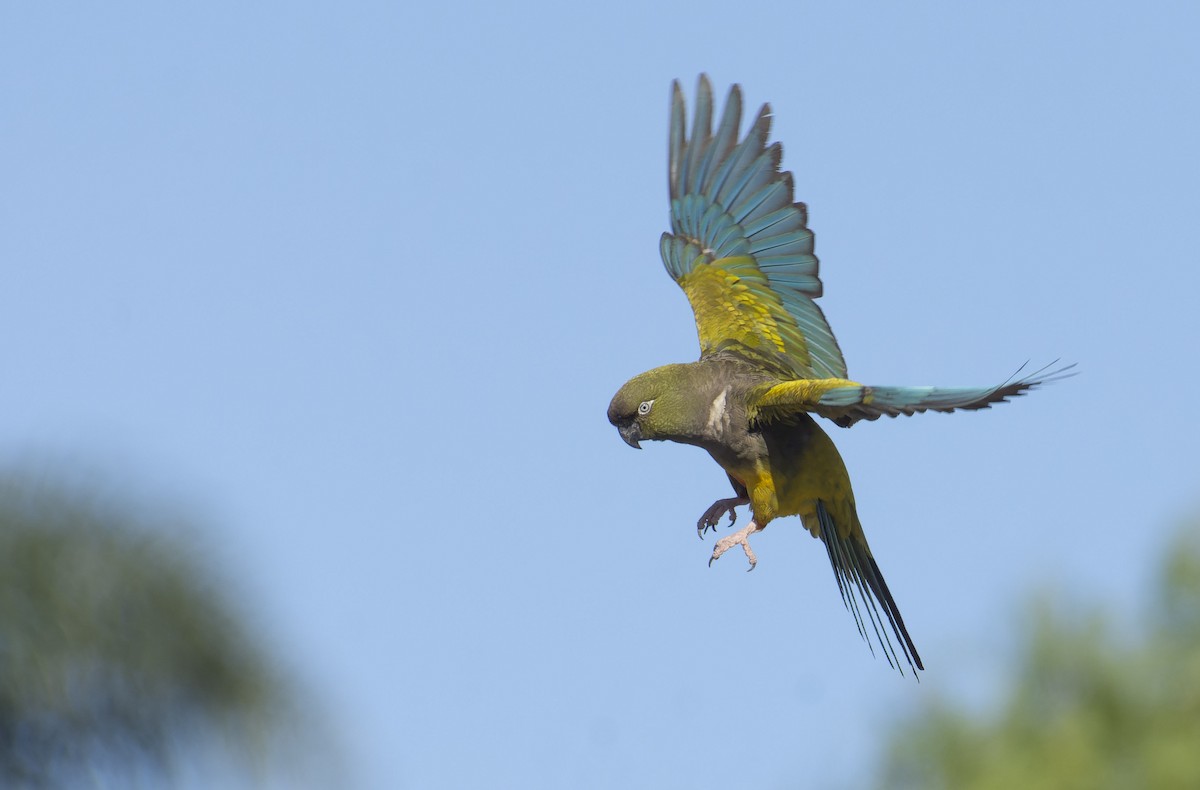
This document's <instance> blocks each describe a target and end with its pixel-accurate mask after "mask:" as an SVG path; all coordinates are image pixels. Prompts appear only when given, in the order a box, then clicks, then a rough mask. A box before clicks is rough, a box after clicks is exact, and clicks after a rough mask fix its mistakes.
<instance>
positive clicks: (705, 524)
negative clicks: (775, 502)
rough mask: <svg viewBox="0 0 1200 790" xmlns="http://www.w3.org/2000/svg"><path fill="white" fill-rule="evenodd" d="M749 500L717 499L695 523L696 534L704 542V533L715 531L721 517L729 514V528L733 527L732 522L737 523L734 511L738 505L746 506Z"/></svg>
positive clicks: (737, 498)
mask: <svg viewBox="0 0 1200 790" xmlns="http://www.w3.org/2000/svg"><path fill="white" fill-rule="evenodd" d="M748 504H750V500H749V499H746V498H745V497H730V498H729V499H718V500H717V501H716V502H713V503H712V506H711V507H709V509H708V510H706V511H704V515H703V516H701V517H700V520H699V521H698V522H696V534H697V535H699V536H700V539H701V540H704V533H705V532H708V531H709V530H710V529H711V530H715V529H716V528H717V525H718V524H719V523H721V516H723V515H725V514H726V513H728V514H729V526H731V527H732V526H733V522H735V521H737V511H736V510H734V508H735V507H737V506H738V505H748Z"/></svg>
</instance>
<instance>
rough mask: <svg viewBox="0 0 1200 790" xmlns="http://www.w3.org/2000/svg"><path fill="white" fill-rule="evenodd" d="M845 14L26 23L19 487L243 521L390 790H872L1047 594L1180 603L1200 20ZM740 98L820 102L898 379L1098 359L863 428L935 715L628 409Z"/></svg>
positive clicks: (785, 540)
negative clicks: (625, 389)
mask: <svg viewBox="0 0 1200 790" xmlns="http://www.w3.org/2000/svg"><path fill="white" fill-rule="evenodd" d="M435 5H436V6H437V7H434V6H435ZM829 5H830V4H818V3H794V4H780V3H768V4H759V3H753V2H750V3H744V4H742V5H740V6H739V7H738V9H737V10H736V11H731V10H730V6H729V5H728V4H718V3H709V4H705V3H688V4H681V3H663V4H623V3H603V4H594V5H592V6H590V7H576V6H575V5H574V4H559V3H519V2H518V3H510V4H501V5H495V4H491V5H484V4H454V3H444V4H413V3H408V4H401V3H363V4H358V3H350V4H339V5H336V6H335V5H333V4H330V5H328V6H323V5H317V4H311V3H304V2H299V3H286V4H284V3H263V4H254V5H253V6H247V5H246V4H224V3H209V4H204V5H203V6H202V7H199V6H197V7H181V6H176V5H172V6H163V5H161V4H144V5H140V4H123V3H111V4H105V5H104V6H103V7H102V8H101V7H95V8H86V9H84V8H67V7H63V6H51V5H47V4H15V5H14V4H9V5H7V6H5V7H4V9H3V10H0V106H3V108H4V110H3V112H2V113H0V139H2V140H3V145H2V146H0V183H2V184H3V188H2V189H0V262H2V264H3V270H4V272H5V276H4V286H3V287H2V288H0V338H3V343H2V345H0V368H2V369H3V371H4V375H3V383H2V386H0V450H2V452H3V454H4V456H5V458H6V459H7V460H8V461H9V462H10V463H12V464H25V465H28V464H35V465H37V464H42V465H44V466H46V467H47V468H50V467H58V466H62V465H65V466H66V467H67V468H69V469H73V470H76V473H79V470H83V472H82V473H83V474H85V475H87V476H89V477H92V478H94V479H95V480H97V481H100V482H99V483H98V484H100V485H106V486H111V487H112V488H114V489H119V490H121V491H122V492H124V493H125V495H128V496H130V497H132V498H134V499H136V500H139V501H151V502H165V503H168V504H169V506H170V507H172V508H174V509H175V510H176V511H177V512H183V513H186V514H187V515H188V517H189V519H191V520H194V521H195V523H197V524H204V525H208V528H209V530H210V533H211V534H208V535H206V536H205V537H206V540H207V541H208V542H209V543H210V544H211V545H212V546H213V547H215V548H214V552H215V553H216V554H217V555H219V556H220V557H222V558H223V559H224V560H225V562H226V565H227V569H228V575H229V576H230V577H231V578H233V579H235V583H234V587H235V588H236V590H237V591H238V595H237V598H238V600H239V601H240V602H242V603H243V604H244V606H245V610H246V614H247V616H248V617H249V618H251V619H252V621H254V622H256V623H259V624H261V628H262V632H263V634H264V637H265V638H266V639H268V640H269V642H270V644H271V645H272V647H273V649H274V650H275V652H276V653H277V654H278V655H280V656H281V657H282V659H283V660H284V661H285V662H286V663H287V665H288V666H289V667H291V668H292V670H293V671H294V672H295V673H296V674H297V676H298V677H300V678H301V680H302V682H303V683H304V684H306V686H307V687H308V688H310V689H311V690H312V696H313V699H314V709H315V710H316V711H319V712H320V715H323V716H327V717H328V725H329V727H330V729H332V730H333V731H334V732H336V733H337V740H338V742H339V743H340V744H341V748H343V749H344V751H345V754H346V761H347V763H348V764H349V765H350V769H349V770H350V771H351V775H352V776H353V781H354V783H355V785H356V786H360V787H364V788H393V787H414V788H416V787H419V788H439V787H445V788H450V787H469V786H476V787H483V786H487V787H504V786H521V787H533V788H537V787H582V788H588V787H595V788H601V787H689V788H706V787H728V786H734V785H739V786H759V787H780V788H783V787H799V786H814V785H816V786H830V787H839V786H844V787H850V786H855V785H856V784H858V783H860V782H861V781H862V780H863V779H864V778H865V777H866V776H869V774H870V770H871V766H872V764H873V761H874V759H875V757H876V755H877V753H878V749H879V746H880V744H881V739H882V734H883V733H884V732H885V731H886V728H887V727H888V725H889V724H891V723H893V722H895V721H897V720H898V719H899V718H900V717H901V716H903V714H904V713H905V712H906V711H909V710H911V709H913V707H914V706H915V705H917V704H918V703H919V702H920V701H921V700H922V699H924V698H927V697H930V696H932V695H936V694H953V695H962V696H965V697H967V698H970V699H976V700H982V699H986V698H987V695H988V694H989V693H990V692H991V690H992V689H994V688H995V685H996V683H997V679H998V678H999V677H1001V674H1002V672H1003V670H1004V667H1005V666H1006V662H1007V659H1008V658H1009V657H1010V656H1011V655H1012V654H1013V652H1014V651H1015V650H1016V645H1015V643H1014V634H1015V633H1016V631H1017V629H1018V626H1019V622H1020V618H1021V614H1022V606H1023V604H1024V602H1025V601H1026V600H1027V598H1028V595H1029V593H1030V590H1032V589H1038V588H1043V587H1045V586H1050V587H1051V588H1052V589H1055V590H1058V591H1059V592H1060V594H1061V595H1062V596H1063V599H1064V600H1065V601H1067V602H1068V604H1067V605H1068V607H1069V606H1071V605H1078V606H1080V607H1083V606H1084V605H1085V602H1090V601H1100V602H1103V603H1105V604H1108V605H1111V606H1113V607H1115V608H1117V609H1118V610H1120V611H1129V610H1131V608H1132V607H1133V606H1134V605H1135V604H1136V603H1137V602H1139V601H1140V600H1141V599H1142V596H1143V595H1144V594H1145V592H1146V584H1147V580H1148V577H1149V574H1150V572H1151V569H1152V565H1153V562H1154V561H1155V560H1156V558H1157V556H1158V552H1159V551H1160V550H1161V549H1162V547H1163V546H1164V544H1165V540H1166V536H1167V535H1168V534H1169V532H1170V531H1171V530H1172V529H1173V528H1174V527H1175V526H1176V525H1177V524H1178V523H1179V522H1180V520H1182V519H1183V518H1185V517H1186V516H1187V515H1188V514H1191V513H1194V512H1195V511H1196V509H1197V507H1198V503H1200V495H1198V493H1197V486H1198V484H1200V465H1198V464H1197V463H1196V460H1195V448H1196V447H1197V446H1198V445H1200V429H1198V427H1197V426H1198V424H1200V423H1198V421H1197V419H1196V418H1195V416H1194V415H1193V414H1192V413H1191V403H1190V395H1191V393H1193V392H1195V391H1197V389H1198V388H1200V374H1198V373H1197V366H1196V365H1195V363H1194V356H1195V351H1194V348H1193V346H1194V345H1195V343H1196V341H1197V340H1200V318H1198V316H1200V310H1198V309H1197V307H1196V294H1197V292H1198V291H1200V274H1198V271H1200V267H1198V266H1197V264H1198V263H1200V260H1198V259H1200V253H1198V252H1197V249H1198V248H1197V244H1196V241H1195V239H1194V227H1195V224H1196V217H1197V216H1200V189H1198V187H1197V184H1200V153H1198V147H1197V145H1196V128H1197V126H1198V125H1200V94H1198V93H1197V91H1196V90H1195V75H1196V74H1198V73H1200V53H1198V51H1197V48H1196V46H1195V42H1194V38H1195V31H1196V30H1197V29H1198V28H1197V24H1198V23H1200V12H1197V11H1196V10H1195V6H1193V5H1191V4H1186V3H1164V4H1155V5H1154V7H1153V8H1145V7H1135V6H1133V5H1124V4H1105V3H1086V4H1084V3H1057V4H1032V3H1028V4H1007V5H1004V6H998V5H995V4H989V5H985V4H961V3H918V4H905V7H904V8H899V7H896V6H891V5H889V6H883V7H865V8H864V7H863V6H861V5H860V6H857V7H855V8H854V9H850V8H848V7H837V8H832V7H829ZM701 71H705V72H707V73H709V74H710V75H711V77H712V79H713V81H714V85H715V87H716V89H717V91H718V93H719V94H721V95H722V96H723V95H724V93H725V91H726V90H727V89H728V86H729V85H730V84H731V83H734V82H738V83H741V84H742V85H743V87H744V90H745V94H746V104H747V106H748V107H749V108H756V107H757V106H758V105H759V104H761V103H762V102H764V101H770V102H771V103H772V106H773V108H774V111H775V119H776V120H775V126H774V131H773V138H774V139H778V140H781V141H782V142H783V144H784V166H785V167H786V168H787V169H790V170H792V171H793V172H794V173H795V176H796V185H797V197H798V199H801V200H804V201H806V202H807V203H808V204H809V208H810V222H811V225H812V227H813V228H814V229H815V231H816V233H817V253H818V255H819V256H820V258H821V262H822V276H823V278H824V281H825V286H826V288H825V294H826V295H825V297H824V299H823V300H822V305H823V307H824V309H825V311H826V314H827V316H828V318H829V320H830V323H831V325H832V326H833V328H834V330H835V332H836V333H837V335H838V338H839V340H840V342H841V346H842V349H843V350H844V352H845V355H846V359H847V361H848V363H849V366H850V372H851V375H852V376H854V377H855V378H857V379H859V380H862V381H866V382H869V383H877V384H931V383H939V384H964V385H965V384H971V385H978V384H988V383H992V382H998V381H1001V380H1003V379H1004V378H1006V377H1007V376H1008V375H1009V374H1010V373H1012V372H1013V371H1014V370H1015V369H1016V368H1017V367H1018V366H1019V365H1020V364H1021V363H1022V362H1024V361H1026V360H1031V361H1032V362H1033V363H1034V364H1035V365H1040V364H1043V363H1046V362H1050V361H1051V360H1054V359H1056V358H1059V357H1061V358H1063V359H1064V360H1067V361H1074V362H1078V363H1079V369H1080V371H1081V373H1080V375H1079V376H1078V377H1076V378H1074V379H1071V380H1069V381H1066V382H1062V383H1060V384H1057V385H1055V386H1052V387H1048V388H1046V389H1044V390H1042V391H1039V392H1036V393H1034V394H1033V395H1031V396H1030V397H1027V398H1022V399H1019V400H1018V401H1017V402H1015V403H1012V404H1008V405H1005V406H1002V407H998V408H995V409H993V410H991V411H987V412H982V413H975V414H962V415H954V416H949V417H947V416H944V415H926V416H923V417H920V418H913V419H908V420H900V421H892V420H886V421H881V422H878V423H871V424H861V425H859V426H857V427H855V428H854V429H853V430H849V431H843V430H839V429H836V428H834V427H833V426H832V425H830V426H829V427H828V430H830V432H831V433H832V434H833V437H834V440H835V441H836V442H837V443H838V446H839V447H840V449H841V451H842V453H843V456H844V457H845V460H846V463H847V466H848V468H849V469H850V472H851V475H852V477H853V479H854V483H855V490H856V493H857V499H858V502H859V510H860V515H861V517H862V521H863V524H864V525H865V529H866V531H867V534H868V536H869V537H870V540H871V544H872V547H873V549H874V551H875V554H876V557H877V559H878V561H879V564H880V566H881V567H882V569H883V571H884V573H885V574H886V576H887V579H888V582H889V585H890V586H891V589H892V591H893V593H894V594H895V596H896V598H897V601H898V602H899V605H900V608H901V611H902V612H903V613H904V617H905V620H906V622H907V623H908V626H909V629H910V631H911V633H912V635H913V638H914V640H915V641H916V643H917V646H918V648H919V649H920V651H921V655H922V656H923V658H924V659H925V663H926V666H927V668H928V671H927V672H926V673H925V674H924V675H923V677H922V682H921V683H920V684H919V685H918V684H916V683H913V682H912V681H911V679H909V680H906V679H902V678H900V677H899V676H898V675H896V674H895V673H894V672H892V671H890V670H889V669H888V667H887V665H886V663H884V662H883V661H882V660H881V659H878V660H876V659H872V658H871V655H870V653H869V652H868V650H867V647H866V646H865V645H864V644H863V643H862V641H861V640H860V639H859V637H858V635H857V633H856V632H855V629H854V625H853V622H852V620H851V619H850V616H849V615H848V614H847V613H846V612H845V611H844V610H843V608H842V605H841V601H840V599H839V597H838V594H837V589H836V585H835V584H834V580H833V578H832V574H831V573H830V571H829V568H828V566H827V560H826V557H825V553H824V551H823V550H822V548H821V547H820V546H819V544H817V543H815V542H814V541H812V540H811V539H810V538H809V537H808V536H807V534H806V533H804V532H803V530H802V529H801V528H800V524H799V522H798V521H797V520H795V519H789V520H786V521H779V522H776V523H774V524H772V525H771V527H770V528H769V529H768V530H767V531H766V532H764V533H763V534H762V535H760V536H758V538H757V539H756V542H755V548H756V550H757V553H758V556H759V566H758V569H757V570H756V571H755V572H754V573H753V574H750V575H747V574H745V573H743V572H742V565H741V563H740V561H733V560H732V559H731V561H726V562H721V563H718V564H717V565H716V566H714V567H713V568H712V569H709V568H708V567H706V561H707V558H708V555H709V553H710V551H711V541H709V542H707V543H704V544H702V543H700V542H699V541H697V540H696V537H695V532H694V525H695V520H696V518H697V517H698V515H699V514H700V513H701V512H702V511H703V509H704V508H705V507H707V505H708V504H709V503H711V502H712V500H713V499H714V498H717V497H722V496H726V495H727V483H726V481H725V478H724V475H723V473H722V472H721V470H720V469H719V468H718V467H717V466H716V465H715V464H714V463H713V462H712V461H711V460H710V459H709V458H708V457H707V456H706V455H705V454H704V453H702V452H700V451H697V450H695V449H694V448H687V447H680V446H673V445H657V444H655V445H650V446H648V448H647V450H646V451H645V452H641V453H635V452H633V451H631V450H630V449H629V448H628V447H626V446H625V445H624V444H623V443H622V442H621V441H620V439H619V437H618V436H617V434H616V432H615V431H614V430H613V429H612V428H611V427H610V426H609V425H608V424H607V422H606V420H605V416H604V412H605V408H606V406H607V404H608V400H609V398H610V397H611V395H612V393H613V392H614V391H615V390H616V389H617V387H618V386H620V384H621V383H622V382H623V381H625V380H626V379H627V378H629V377H630V376H632V375H633V374H635V373H638V372H640V371H642V370H645V369H647V368H649V367H653V366H655V365H659V364H663V363H666V362H672V361H687V360H690V359H693V358H694V357H695V355H696V350H697V347H696V339H695V330H694V325H693V323H692V319H691V315H690V312H689V310H688V307H687V303H686V300H685V299H684V297H683V296H682V294H681V293H679V292H678V289H677V288H676V287H675V285H674V284H673V283H672V282H671V281H670V279H669V278H668V277H667V276H666V274H665V272H664V271H663V269H662V265H661V263H660V262H659V259H658V237H659V234H660V233H661V232H662V231H663V230H664V229H665V228H666V223H667V203H666V127H667V109H668V96H669V85H670V81H671V80H672V79H674V78H680V79H682V81H683V83H684V86H685V89H686V91H687V94H688V96H689V97H691V96H692V95H693V93H694V90H695V87H694V86H695V79H696V76H697V74H698V73H700V72H701ZM743 518H745V517H744V516H743ZM739 560H740V558H739Z"/></svg>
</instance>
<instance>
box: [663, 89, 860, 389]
mask: <svg viewBox="0 0 1200 790" xmlns="http://www.w3.org/2000/svg"><path fill="white" fill-rule="evenodd" d="M741 115H742V93H741V89H740V88H739V87H738V86H736V85H735V86H733V88H731V89H730V91H729V98H728V99H727V100H726V102H725V111H724V114H723V115H722V117H721V122H720V124H719V125H718V126H717V129H716V133H715V134H714V132H713V129H712V120H713V95H712V85H711V84H710V83H709V81H708V77H706V76H703V75H701V77H700V84H699V87H698V89H697V93H696V114H695V120H694V121H693V123H692V129H691V137H690V138H689V137H688V134H687V128H686V127H687V123H686V120H685V117H684V116H685V112H684V101H683V91H682V90H681V89H680V87H679V83H678V81H677V82H675V83H674V93H673V98H672V102H671V131H670V187H671V232H670V233H664V234H663V237H662V245H661V247H662V258H663V263H664V264H665V265H666V267H667V271H668V272H669V273H670V274H671V276H672V277H673V278H674V279H675V281H676V282H677V283H679V285H680V287H682V288H683V291H684V293H686V294H687V297H688V301H690V302H691V305H692V310H693V312H694V313H695V314H696V329H697V332H698V333H699V335H700V355H701V357H707V356H711V355H713V354H716V353H718V352H721V351H728V352H732V353H736V354H738V355H740V356H742V357H745V358H747V359H749V360H751V361H752V362H754V363H756V364H760V365H762V366H764V367H766V368H768V369H770V370H772V371H774V372H776V373H778V374H780V376H781V377H782V378H795V379H801V378H818V379H819V378H844V377H845V376H846V362H845V360H844V359H843V358H842V351H841V349H840V348H838V344H837V340H835V339H834V337H833V332H832V331H831V330H830V328H829V324H828V323H827V322H826V321H825V316H824V314H823V313H822V312H821V308H820V307H818V306H817V304H816V302H814V301H813V300H814V299H816V298H817V297H819V296H820V295H821V280H820V278H819V277H818V276H817V258H816V256H814V255H813V234H812V231H811V230H809V229H808V226H807V221H808V216H807V211H806V209H805V207H804V204H803V203H794V202H793V201H792V174H791V173H788V172H784V173H781V172H779V161H780V156H781V151H782V149H781V147H780V145H779V143H773V144H771V145H769V146H768V145H767V135H768V134H769V133H770V129H771V110H770V106H769V105H763V108H762V109H761V110H759V112H758V116H757V117H756V118H755V120H754V123H753V124H752V125H751V127H750V129H749V130H748V131H747V132H746V137H745V138H744V139H742V140H741V141H740V142H739V141H738V126H739V124H740V123H741Z"/></svg>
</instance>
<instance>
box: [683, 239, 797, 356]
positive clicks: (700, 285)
mask: <svg viewBox="0 0 1200 790" xmlns="http://www.w3.org/2000/svg"><path fill="white" fill-rule="evenodd" d="M679 285H680V286H681V287H682V288H683V292H684V293H685V294H687V298H688V301H689V302H690V303H691V305H692V312H693V313H695V315H696V332H697V333H698V334H699V335H700V353H701V354H702V355H707V354H712V353H715V352H716V351H718V350H720V348H721V347H722V346H724V345H726V344H728V343H730V342H733V343H737V344H739V345H741V346H743V347H744V348H745V349H746V350H749V351H752V352H756V353H757V354H760V355H763V356H766V357H768V358H771V357H784V358H791V360H794V361H797V362H800V363H801V364H802V365H805V366H808V365H810V364H811V359H810V357H809V353H808V345H807V344H806V343H805V340H804V335H803V334H801V333H800V331H799V329H798V328H797V327H796V324H795V320H794V319H793V318H792V317H791V315H789V314H788V311H787V310H786V309H785V308H784V306H783V303H782V302H781V301H780V300H779V296H778V295H777V294H776V293H775V292H774V291H772V290H771V288H770V286H769V285H768V284H767V281H766V278H765V277H764V276H763V274H762V271H761V270H760V269H759V268H758V266H757V264H756V263H755V261H754V259H753V258H751V257H749V256H739V257H733V258H721V259H720V260H716V261H712V262H711V263H707V262H704V259H703V258H701V259H700V260H699V261H698V262H697V263H696V265H695V266H694V267H693V268H692V270H691V271H690V272H688V273H687V274H685V275H684V276H683V277H682V278H680V280H679Z"/></svg>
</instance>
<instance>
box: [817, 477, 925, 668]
mask: <svg viewBox="0 0 1200 790" xmlns="http://www.w3.org/2000/svg"><path fill="white" fill-rule="evenodd" d="M817 520H818V522H819V523H820V526H821V541H822V542H823V543H824V544H825V549H826V551H828V553H829V563H830V565H832V566H833V575H834V577H835V578H836V579H837V584H838V591H839V592H840V593H841V594H842V602H843V603H844V604H845V605H846V608H847V609H848V610H849V611H850V613H851V614H852V615H854V622H855V624H856V625H857V626H858V633H859V634H860V635H862V638H863V640H864V641H866V643H867V646H868V647H869V648H871V654H872V655H874V653H875V649H874V647H872V646H871V640H870V637H869V636H868V635H867V629H866V627H865V623H864V618H863V612H866V620H868V621H870V623H871V627H872V629H873V630H874V631H875V639H876V641H878V642H879V646H880V648H881V649H882V650H883V655H884V658H886V659H887V662H888V664H889V665H890V666H892V667H894V668H896V669H898V670H899V671H900V674H904V668H903V667H902V666H901V665H900V658H899V655H898V654H897V652H896V648H895V647H894V646H893V645H892V640H891V638H890V637H889V636H888V635H887V630H886V629H885V628H884V627H883V618H884V617H886V618H887V622H888V625H890V626H891V628H892V633H894V634H895V635H896V639H897V640H899V642H900V648H901V650H902V651H903V653H904V658H905V659H906V660H907V661H908V666H909V668H910V669H912V670H913V674H914V676H915V674H916V670H918V669H924V668H925V666H924V665H923V664H922V663H921V656H920V654H918V653H917V647H916V645H914V644H913V641H912V637H910V636H909V635H908V629H907V628H906V627H905V625H904V618H903V617H901V616H900V609H899V608H898V607H897V606H896V599H895V598H893V597H892V592H891V590H889V589H888V586H887V582H885V581H884V580H883V574H882V573H881V572H880V571H879V566H878V565H877V564H876V563H875V558H874V557H872V556H871V553H870V550H868V549H867V546H866V544H865V543H863V542H861V541H858V540H855V538H854V535H853V534H851V533H849V532H848V533H847V534H846V536H845V537H842V536H841V535H840V534H839V532H838V529H837V525H836V524H834V522H833V516H831V515H830V514H829V511H828V510H827V509H826V508H825V503H824V502H822V501H820V500H818V501H817ZM859 598H861V599H862V602H863V604H862V606H861V607H860V606H859ZM881 607H882V609H883V614H882V616H881V614H880V608H881Z"/></svg>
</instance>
